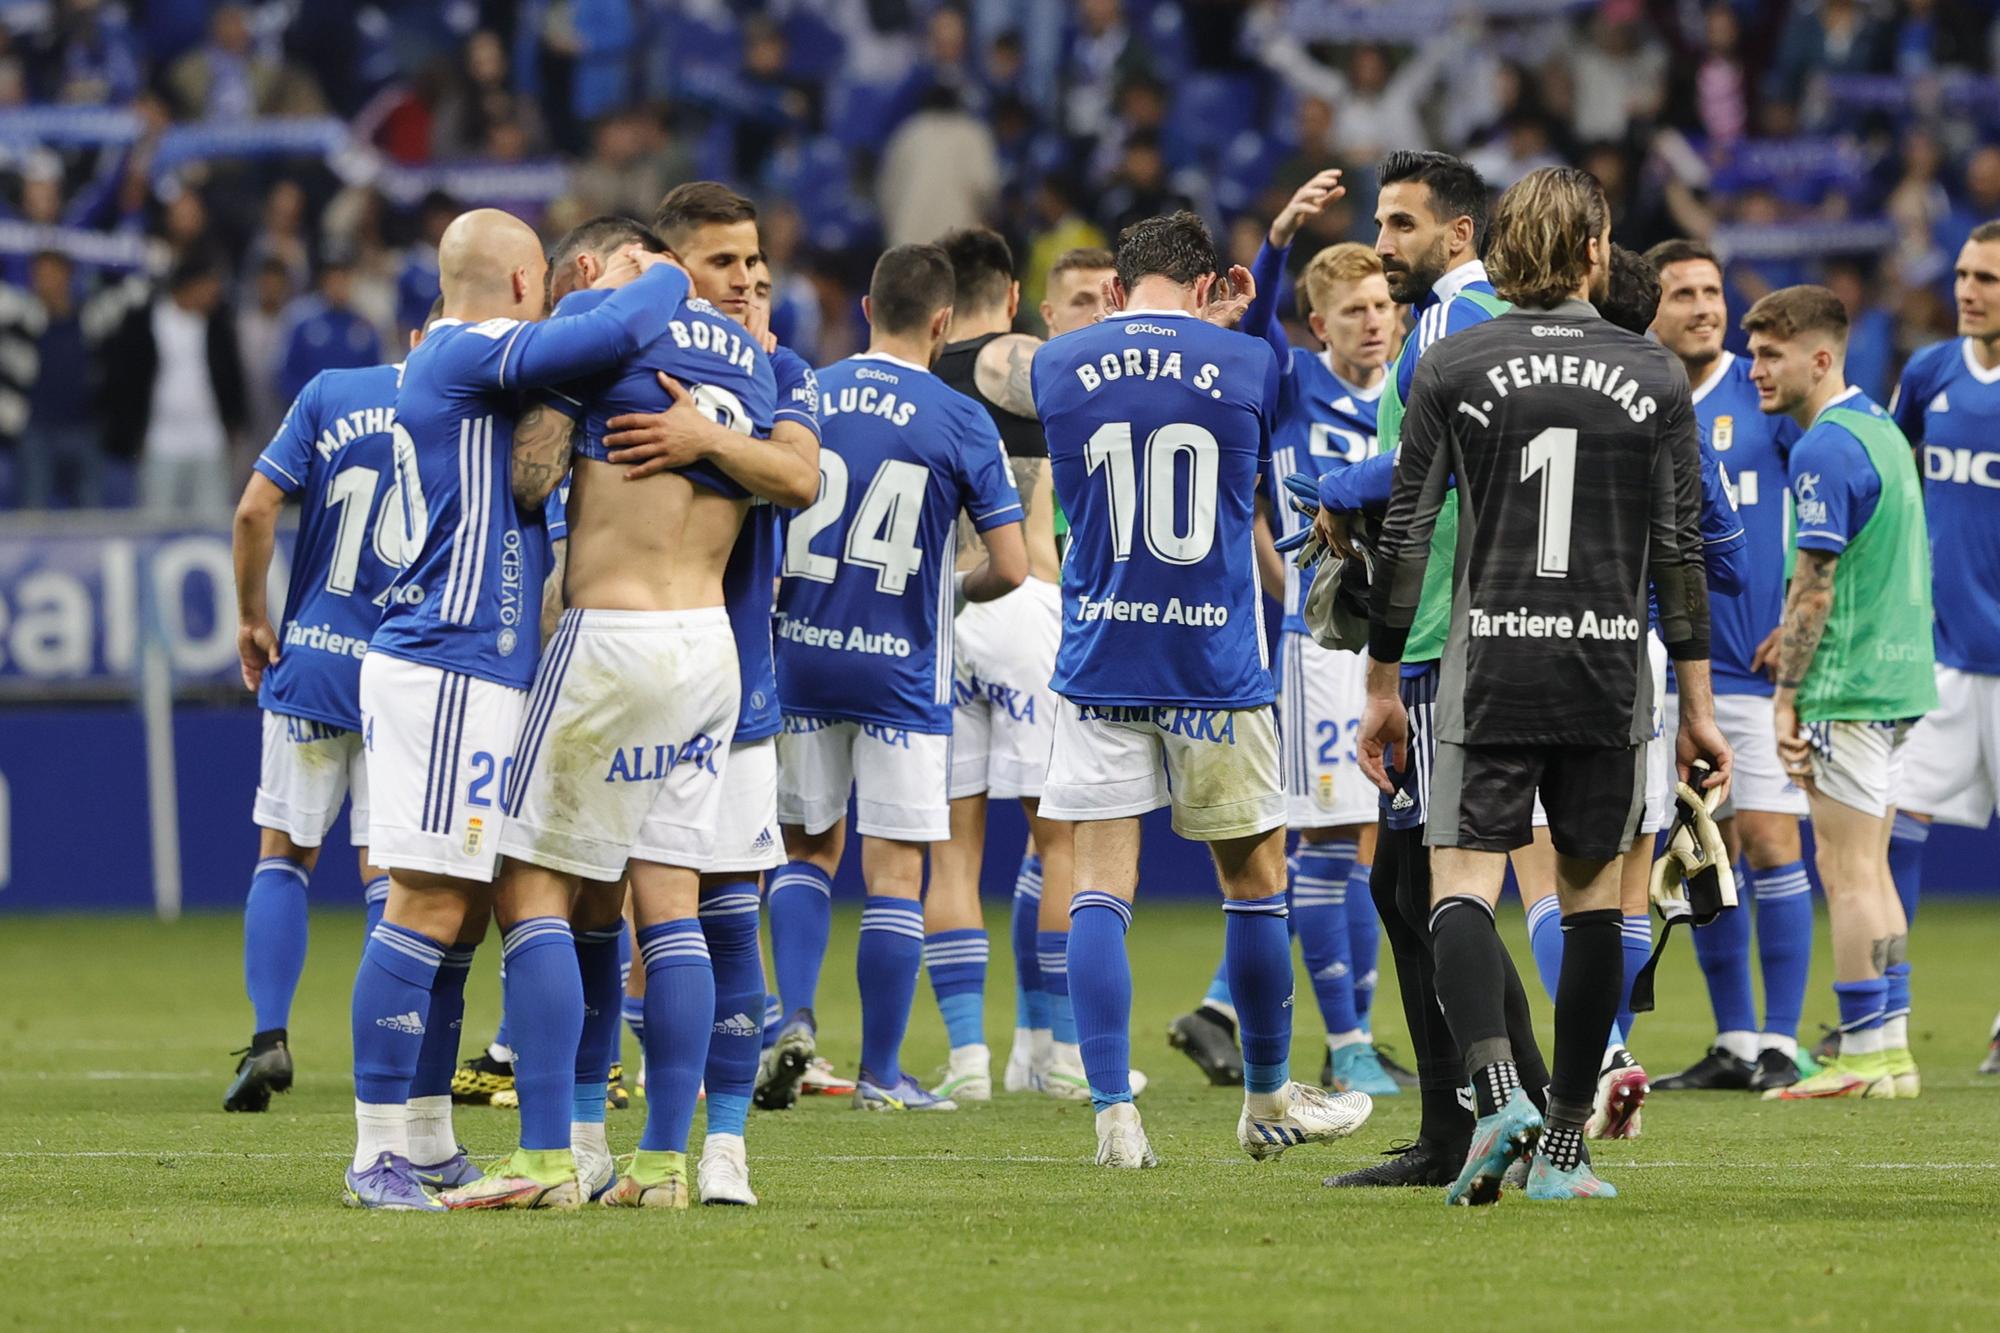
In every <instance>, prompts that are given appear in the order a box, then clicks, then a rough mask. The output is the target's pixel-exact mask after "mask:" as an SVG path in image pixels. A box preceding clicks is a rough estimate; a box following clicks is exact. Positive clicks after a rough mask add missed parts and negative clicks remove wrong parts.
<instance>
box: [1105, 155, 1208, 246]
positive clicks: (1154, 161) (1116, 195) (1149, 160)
mask: <svg viewBox="0 0 2000 1333" xmlns="http://www.w3.org/2000/svg"><path fill="white" fill-rule="evenodd" d="M1193 206H1194V205H1193V201H1191V200H1190V199H1189V198H1188V197H1187V196H1186V195H1184V194H1181V193H1179V192H1178V191H1176V190H1175V189H1174V187H1173V185H1172V184H1171V182H1169V181H1168V179H1167V155H1166V153H1165V152H1163V151H1162V150H1161V148H1160V140H1159V136H1158V135H1154V134H1135V135H1133V136H1132V137H1131V138H1129V139H1127V140H1126V141H1125V152H1124V155H1123V156H1122V157H1121V158H1120V159H1119V162H1118V171H1117V174H1116V175H1114V176H1113V177H1112V179H1111V185H1110V187H1109V188H1108V189H1106V190H1105V191H1104V193H1103V194H1102V195H1101V196H1100V197H1099V199H1098V205H1097V216H1098V219H1099V221H1101V222H1102V223H1103V224H1104V229H1105V230H1106V231H1107V232H1109V233H1110V234H1111V235H1113V236H1116V235H1117V234H1118V233H1119V232H1121V231H1123V230H1125V228H1126V227H1128V226H1130V225H1131V224H1132V223H1134V222H1137V221H1138V220H1139V219H1140V218H1149V217H1153V216H1155V215H1156V214H1160V213H1171V212H1173V211H1174V210H1176V209H1181V208H1192V207H1193Z"/></svg>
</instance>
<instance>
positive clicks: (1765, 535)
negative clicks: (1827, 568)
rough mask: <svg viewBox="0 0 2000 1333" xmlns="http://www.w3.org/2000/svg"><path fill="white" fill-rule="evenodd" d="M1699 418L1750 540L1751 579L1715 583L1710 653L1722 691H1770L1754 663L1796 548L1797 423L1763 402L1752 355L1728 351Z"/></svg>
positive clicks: (1702, 399) (1701, 401) (1698, 404)
mask: <svg viewBox="0 0 2000 1333" xmlns="http://www.w3.org/2000/svg"><path fill="white" fill-rule="evenodd" d="M1694 413H1695V420H1696V421H1697V422H1698V423H1699V424H1700V425H1701V428H1702V431H1703V432H1704V433H1705V435H1706V437H1707V440H1708V447H1709V448H1710V449H1712V450H1713V451H1714V453H1715V458H1716V461H1717V462H1718V463H1720V464H1721V466H1722V475H1723V480H1724V483H1725V484H1726V485H1727V486H1728V488H1729V493H1730V496H1731V498H1732V499H1734V500H1735V501H1736V517H1737V521H1738V522H1740V523H1741V524H1742V525H1743V535H1744V539H1745V541H1746V543H1747V551H1746V556H1747V558H1746V560H1745V562H1744V563H1745V565H1746V567H1747V568H1746V571H1745V572H1746V575H1747V580H1748V586H1747V587H1746V588H1745V589H1744V590H1743V591H1742V592H1740V593H1735V594H1728V593H1720V592H1717V591H1715V590H1714V589H1713V588H1711V589H1710V596H1709V611H1708V614H1709V652H1710V661H1711V663H1712V665H1711V668H1710V669H1711V670H1712V672H1713V673H1714V677H1715V692H1716V693H1717V694H1763V695H1768V694H1770V693H1771V690H1772V685H1771V680H1770V678H1769V677H1768V676H1765V675H1764V674H1763V673H1762V672H1757V671H1752V670H1751V669H1750V659H1751V658H1752V657H1753V656H1755V655H1756V652H1757V645H1759V644H1761V643H1762V642H1763V641H1764V636H1766V635H1767V634H1769V633H1770V632H1771V631H1772V630H1774V629H1776V628H1777V627H1778V621H1779V619H1780V618H1781V617H1782V616H1783V615H1784V611H1785V577H1786V568H1787V564H1788V560H1789V552H1790V549H1791V526H1792V522H1791V517H1792V510H1791V492H1790V490H1789V489H1788V488H1787V481H1786V478H1787V475H1788V470H1789V467H1790V459H1791V450H1792V445H1793V443H1794V442H1796V441H1797V440H1798V438H1799V427H1798V423H1797V422H1795V421H1793V420H1792V419H1791V418H1790V417H1785V416H1766V415H1765V414H1764V413H1762V412H1760V411H1759V410H1758V409H1757V386H1756V385H1754V384H1752V383H1751V382H1750V361H1749V359H1748V358H1747V357H1740V356H1737V355H1736V354H1735V353H1733V352H1724V353H1723V354H1722V358H1721V360H1720V361H1718V362H1717V363H1716V366H1715V369H1714V370H1712V371H1710V372H1709V375H1708V378H1706V379H1705V380H1703V381H1702V382H1701V383H1700V384H1698V385H1696V386H1695V389H1694Z"/></svg>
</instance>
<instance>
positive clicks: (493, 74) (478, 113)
mask: <svg viewBox="0 0 2000 1333" xmlns="http://www.w3.org/2000/svg"><path fill="white" fill-rule="evenodd" d="M497 126H511V127H512V128H513V129H514V130H515V131H517V132H518V133H519V135H520V141H519V142H520V147H521V149H522V150H523V151H524V152H526V153H541V152H544V151H546V150H547V148H548V131H547V130H546V128H545V127H544V126H543V123H542V116H541V112H540V111H539V110H538V109H537V108H536V106H535V104H534V102H533V101H531V100H529V99H527V98H523V97H517V96H516V95H515V94H514V91H513V89H512V88H510V87H509V86H508V82H507V48H506V47H504V46H502V45H501V44H500V38H499V35H498V34H496V33H493V32H490V31H487V30H485V29H481V30H480V31H478V32H475V33H473V34H472V36H471V38H470V39H468V40H467V41H466V43H465V61H464V64H463V66H462V68H461V69H460V71H459V78H458V82H457V83H456V85H455V86H453V88H452V89H451V91H450V92H449V93H447V94H446V95H445V98H444V100H443V101H442V102H441V103H440V104H439V106H438V108H437V113H436V115H435V117H434V119H433V120H432V122H431V151H432V152H433V153H434V154H436V155H437V156H438V157H440V158H461V157H483V156H487V155H489V154H490V153H491V149H492V143H493V133H494V130H495V127H497ZM503 133H504V131H503Z"/></svg>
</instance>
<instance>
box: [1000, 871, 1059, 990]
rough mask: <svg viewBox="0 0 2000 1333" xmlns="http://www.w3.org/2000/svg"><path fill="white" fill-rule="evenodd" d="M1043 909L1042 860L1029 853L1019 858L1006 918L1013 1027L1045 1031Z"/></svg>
mask: <svg viewBox="0 0 2000 1333" xmlns="http://www.w3.org/2000/svg"><path fill="white" fill-rule="evenodd" d="M1041 910H1042V858H1041V857H1039V856H1036V855H1035V854H1034V853H1033V852H1029V853H1028V854H1027V855H1026V856H1023V857H1022V858H1021V869H1020V872H1019V873H1018V874H1016V875H1015V876H1014V903H1013V913H1012V915H1011V916H1010V917H1009V918H1008V922H1007V925H1008V935H1009V938H1011V939H1012V940H1013V941H1014V1026H1015V1027H1017V1028H1045V1027H1047V1026H1048V1025H1049V996H1048V992H1047V991H1046V990H1044V989H1043V987H1042V966H1041V961H1040V959H1039V958H1037V957H1036V952H1037V943H1036V938H1035V937H1036V936H1037V935H1038V934H1040V930H1039V928H1038V927H1037V925H1036V920H1037V918H1038V917H1039V916H1040V915H1041Z"/></svg>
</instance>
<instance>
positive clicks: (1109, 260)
mask: <svg viewBox="0 0 2000 1333" xmlns="http://www.w3.org/2000/svg"><path fill="white" fill-rule="evenodd" d="M1117 267H1118V257H1117V256H1116V255H1114V254H1112V253H1111V252H1110V251H1109V250H1107V249H1105V248H1104V247H1103V246H1101V245H1079V246H1077V247H1076V248H1075V249H1074V250H1065V251H1063V252H1062V253H1061V254H1059V255H1057V256H1056V262H1055V263H1053V264H1051V265H1050V266H1049V281H1050V282H1054V281H1055V280H1056V276H1057V275H1058V274H1062V273H1074V272H1076V271H1077V270H1078V269H1085V270H1089V269H1106V268H1109V269H1115V268H1117Z"/></svg>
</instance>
